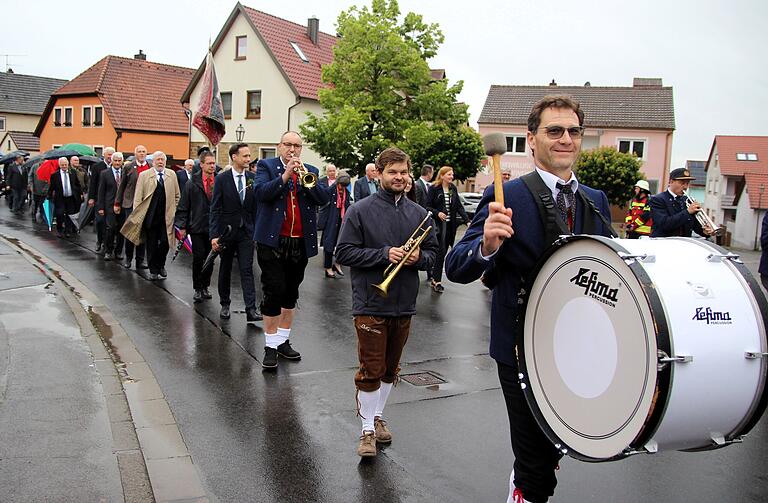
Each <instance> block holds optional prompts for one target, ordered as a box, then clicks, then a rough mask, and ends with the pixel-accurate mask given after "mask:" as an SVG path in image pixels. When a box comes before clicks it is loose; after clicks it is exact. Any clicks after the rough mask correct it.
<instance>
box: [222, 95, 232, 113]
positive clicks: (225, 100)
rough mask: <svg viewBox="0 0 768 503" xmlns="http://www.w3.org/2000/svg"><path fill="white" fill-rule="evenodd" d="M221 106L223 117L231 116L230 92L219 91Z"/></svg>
mask: <svg viewBox="0 0 768 503" xmlns="http://www.w3.org/2000/svg"><path fill="white" fill-rule="evenodd" d="M221 108H222V109H223V110H224V118H225V119H231V118H232V93H221Z"/></svg>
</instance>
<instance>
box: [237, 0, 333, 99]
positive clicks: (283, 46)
mask: <svg viewBox="0 0 768 503" xmlns="http://www.w3.org/2000/svg"><path fill="white" fill-rule="evenodd" d="M243 11H244V12H245V13H246V14H247V15H248V17H249V18H250V20H251V22H252V23H253V25H254V27H255V28H256V30H257V32H258V34H259V35H260V36H261V37H262V39H263V40H264V42H265V43H266V45H267V48H268V49H269V50H270V51H271V52H272V54H273V55H274V57H275V59H276V60H277V63H278V66H280V67H282V69H283V71H284V72H285V74H286V75H287V77H288V79H289V80H290V82H291V84H292V85H293V87H294V89H295V90H296V92H297V93H298V94H299V96H300V97H302V98H311V99H314V100H316V99H317V90H318V89H320V88H321V87H323V85H324V84H323V81H322V78H321V72H322V65H327V64H329V63H331V62H332V61H333V47H334V46H335V45H336V42H337V38H336V37H334V36H333V35H328V34H327V33H323V32H318V35H317V45H315V44H313V43H312V40H310V38H309V35H308V34H307V27H306V26H305V25H300V24H297V23H292V22H291V21H287V20H285V19H281V18H279V17H276V16H273V15H271V14H267V13H266V12H261V11H258V10H256V9H252V8H250V7H245V6H243ZM291 42H293V43H295V44H296V45H298V46H299V48H300V49H301V51H302V52H303V53H304V55H305V56H306V57H307V59H308V60H309V62H304V61H303V60H302V59H301V58H300V57H299V55H298V54H297V53H296V51H295V50H294V49H293V47H292V46H291Z"/></svg>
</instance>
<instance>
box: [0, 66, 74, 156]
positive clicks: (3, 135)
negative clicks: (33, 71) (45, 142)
mask: <svg viewBox="0 0 768 503" xmlns="http://www.w3.org/2000/svg"><path fill="white" fill-rule="evenodd" d="M66 83H67V81H66V80H62V79H52V78H49V77H37V76H35V75H21V74H19V73H13V70H8V71H7V72H5V73H0V90H2V92H0V150H2V151H5V152H10V151H13V150H19V149H21V150H26V151H27V152H29V153H30V154H33V153H37V152H39V151H40V142H39V140H38V138H37V137H36V136H34V135H33V134H32V133H33V132H34V131H35V127H37V123H38V122H39V121H40V116H41V115H42V113H43V110H44V109H45V104H46V103H47V102H48V98H50V96H51V93H53V92H54V91H55V90H56V89H58V88H59V87H61V86H63V85H64V84H66Z"/></svg>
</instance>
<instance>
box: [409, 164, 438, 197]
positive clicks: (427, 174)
mask: <svg viewBox="0 0 768 503" xmlns="http://www.w3.org/2000/svg"><path fill="white" fill-rule="evenodd" d="M434 173H435V168H434V166H431V165H429V164H425V165H424V166H422V167H421V176H420V177H419V179H418V180H416V181H415V182H414V187H415V188H416V190H417V191H418V193H417V195H416V201H418V203H419V204H420V205H421V206H422V207H423V208H426V207H427V194H428V193H429V186H430V185H432V176H433V175H434Z"/></svg>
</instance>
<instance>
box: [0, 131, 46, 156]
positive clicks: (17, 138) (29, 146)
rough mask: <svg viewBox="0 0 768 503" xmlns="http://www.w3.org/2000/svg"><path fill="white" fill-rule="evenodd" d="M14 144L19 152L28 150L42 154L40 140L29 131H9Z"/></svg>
mask: <svg viewBox="0 0 768 503" xmlns="http://www.w3.org/2000/svg"><path fill="white" fill-rule="evenodd" d="M8 136H10V137H11V140H13V143H15V144H16V147H17V148H18V149H19V150H28V151H30V152H40V138H38V137H36V136H35V135H33V134H32V133H29V132H27V131H8Z"/></svg>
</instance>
